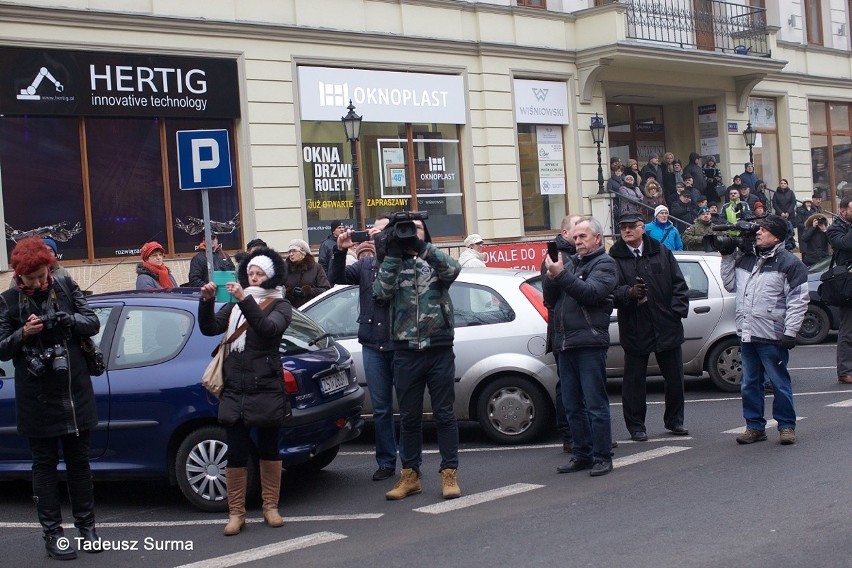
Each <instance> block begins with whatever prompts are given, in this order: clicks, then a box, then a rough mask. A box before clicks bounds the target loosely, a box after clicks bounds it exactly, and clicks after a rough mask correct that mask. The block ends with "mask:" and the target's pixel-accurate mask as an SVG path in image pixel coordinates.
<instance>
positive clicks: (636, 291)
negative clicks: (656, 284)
mask: <svg viewBox="0 0 852 568" xmlns="http://www.w3.org/2000/svg"><path fill="white" fill-rule="evenodd" d="M627 295H628V296H630V297H631V298H633V299H634V300H641V299H642V298H644V297H646V296H647V295H648V289H647V288H645V285H644V284H634V285H633V286H631V287H630V289H629V290H628V291H627Z"/></svg>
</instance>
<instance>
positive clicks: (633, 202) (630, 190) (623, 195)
mask: <svg viewBox="0 0 852 568" xmlns="http://www.w3.org/2000/svg"><path fill="white" fill-rule="evenodd" d="M649 183H654V184H657V182H656V181H655V180H649ZM657 185H659V184H657ZM643 197H644V195H643V194H642V190H641V189H639V186H638V185H637V184H636V182H635V180H634V179H633V175H632V174H625V175H624V184H623V185H622V186H621V187H619V188H618V211H619V215H623V214H624V213H627V212H637V211H639V208H640V207H641V205H640V203H642V198H643Z"/></svg>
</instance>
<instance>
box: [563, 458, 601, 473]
mask: <svg viewBox="0 0 852 568" xmlns="http://www.w3.org/2000/svg"><path fill="white" fill-rule="evenodd" d="M592 465H594V464H593V463H592V460H579V459H577V458H571V461H569V462H568V463H567V464H565V465H560V466H559V467H557V468H556V472H557V473H574V472H575V471H582V470H584V469H592Z"/></svg>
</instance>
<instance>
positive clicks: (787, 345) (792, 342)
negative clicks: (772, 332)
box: [781, 335, 796, 349]
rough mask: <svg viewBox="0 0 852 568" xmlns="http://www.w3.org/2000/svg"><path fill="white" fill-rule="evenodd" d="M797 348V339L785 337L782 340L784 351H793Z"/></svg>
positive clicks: (790, 336) (789, 336)
mask: <svg viewBox="0 0 852 568" xmlns="http://www.w3.org/2000/svg"><path fill="white" fill-rule="evenodd" d="M795 346H796V338H795V337H793V336H792V335H785V336H784V337H782V338H781V347H783V348H784V349H792V348H793V347H795Z"/></svg>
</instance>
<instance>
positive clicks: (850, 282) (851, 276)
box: [817, 252, 852, 307]
mask: <svg viewBox="0 0 852 568" xmlns="http://www.w3.org/2000/svg"><path fill="white" fill-rule="evenodd" d="M836 260H837V253H836V252H835V253H834V255H833V256H832V257H831V263H830V264H829V265H828V270H826V271H825V272H823V273H822V276H820V277H819V279H820V282H821V284H820V285H819V288H818V289H817V292H818V293H819V298H820V300H822V301H823V302H825V303H826V304H828V305H829V306H840V307H849V306H852V270H850V268H849V266H836V265H835V261H836Z"/></svg>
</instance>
